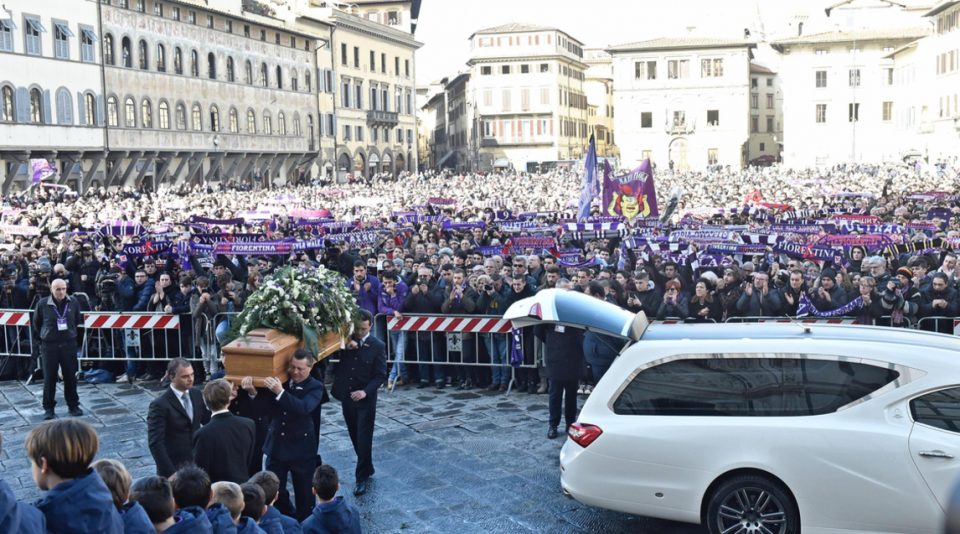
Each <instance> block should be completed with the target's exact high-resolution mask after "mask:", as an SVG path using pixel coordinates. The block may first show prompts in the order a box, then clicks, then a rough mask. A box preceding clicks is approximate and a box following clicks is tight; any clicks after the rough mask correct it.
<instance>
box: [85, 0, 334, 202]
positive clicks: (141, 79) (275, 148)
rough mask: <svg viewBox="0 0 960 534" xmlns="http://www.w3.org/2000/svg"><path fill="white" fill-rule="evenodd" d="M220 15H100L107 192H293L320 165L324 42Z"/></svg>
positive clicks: (142, 5) (105, 5)
mask: <svg viewBox="0 0 960 534" xmlns="http://www.w3.org/2000/svg"><path fill="white" fill-rule="evenodd" d="M221 4H222V5H223V7H224V9H225V8H227V7H232V9H231V10H230V11H226V10H220V9H213V8H209V7H207V6H206V5H205V3H204V2H193V1H170V0H164V1H161V0H105V1H104V2H102V3H101V9H102V12H101V17H102V31H103V55H104V93H105V101H106V127H107V151H108V156H107V161H106V163H107V171H108V172H107V176H106V179H105V182H104V183H105V185H108V186H109V185H121V186H133V187H143V186H145V185H147V186H148V185H149V184H150V183H151V182H152V183H155V184H156V183H161V182H167V183H171V184H173V185H177V184H179V183H181V182H183V181H185V182H187V183H193V182H201V181H210V180H220V179H226V180H229V179H232V178H234V177H244V178H246V177H249V178H250V179H252V180H253V182H254V183H264V184H265V183H274V182H275V181H277V180H279V181H280V183H284V182H291V181H295V180H296V179H298V178H299V177H300V175H301V174H302V173H303V165H304V164H306V163H308V162H311V161H312V159H313V158H314V157H315V153H316V150H317V146H316V138H317V133H316V121H317V118H316V113H317V99H316V96H315V89H316V85H315V80H314V76H315V73H316V59H315V56H314V53H313V49H312V45H313V39H312V38H311V36H310V35H306V34H303V33H300V32H297V31H294V30H292V29H290V28H285V27H283V26H282V25H281V24H280V23H278V22H277V21H274V20H269V19H267V18H266V17H258V16H256V15H253V14H249V13H244V12H243V11H242V10H241V9H240V3H239V2H235V3H233V4H228V3H221Z"/></svg>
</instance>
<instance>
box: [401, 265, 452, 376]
mask: <svg viewBox="0 0 960 534" xmlns="http://www.w3.org/2000/svg"><path fill="white" fill-rule="evenodd" d="M442 305H443V289H442V288H440V286H439V284H438V283H437V280H436V279H435V278H434V273H433V269H431V268H430V267H426V266H423V267H420V268H419V269H418V270H417V277H416V279H415V280H414V281H413V283H412V284H410V292H409V293H408V294H407V300H406V302H404V304H403V309H404V310H405V311H404V313H409V314H411V315H418V314H425V313H440V307H441V306H442ZM412 334H413V337H412V338H410V337H408V338H407V350H406V352H405V353H404V358H406V359H407V360H410V359H411V356H412V357H413V359H414V360H416V361H417V362H418V363H419V362H431V361H442V360H444V358H445V355H444V352H445V350H444V349H445V347H446V336H445V334H444V333H443V332H412ZM417 373H418V374H419V375H420V385H419V387H420V388H425V387H427V386H429V385H430V382H431V379H432V380H433V383H434V384H435V385H436V386H437V387H438V388H443V387H444V385H445V383H444V375H443V369H441V366H439V365H432V364H429V363H419V365H418V366H417ZM431 375H432V376H431Z"/></svg>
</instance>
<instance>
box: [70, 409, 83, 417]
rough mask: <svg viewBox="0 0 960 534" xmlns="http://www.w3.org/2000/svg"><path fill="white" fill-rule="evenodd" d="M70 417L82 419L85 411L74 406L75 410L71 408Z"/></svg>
mask: <svg viewBox="0 0 960 534" xmlns="http://www.w3.org/2000/svg"><path fill="white" fill-rule="evenodd" d="M70 415H71V416H73V417H80V416H81V415H83V410H81V409H80V407H79V406H74V407H73V408H70Z"/></svg>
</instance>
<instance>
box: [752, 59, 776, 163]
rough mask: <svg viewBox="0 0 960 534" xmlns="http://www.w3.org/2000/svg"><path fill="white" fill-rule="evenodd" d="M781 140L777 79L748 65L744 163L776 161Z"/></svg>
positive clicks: (755, 64)
mask: <svg viewBox="0 0 960 534" xmlns="http://www.w3.org/2000/svg"><path fill="white" fill-rule="evenodd" d="M782 139H783V91H782V89H781V88H780V77H779V76H777V73H775V72H773V71H772V70H770V69H769V68H767V67H764V66H763V65H759V64H757V63H751V64H750V141H749V143H748V144H747V154H746V160H747V163H748V164H767V163H770V162H774V161H779V160H780V141H781V140H782Z"/></svg>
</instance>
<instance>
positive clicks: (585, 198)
mask: <svg viewBox="0 0 960 534" xmlns="http://www.w3.org/2000/svg"><path fill="white" fill-rule="evenodd" d="M583 166H584V172H583V188H582V189H581V190H580V209H579V210H577V219H578V220H581V221H582V220H584V219H586V218H588V217H590V203H591V202H592V201H593V197H594V196H596V195H597V193H598V190H599V180H597V144H596V141H595V140H594V137H593V134H590V147H589V148H588V149H587V157H586V158H584V160H583Z"/></svg>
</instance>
